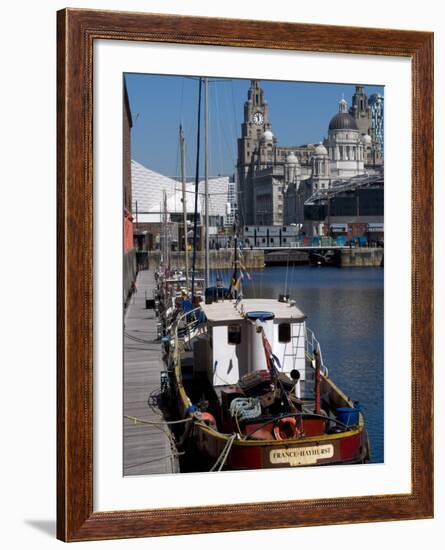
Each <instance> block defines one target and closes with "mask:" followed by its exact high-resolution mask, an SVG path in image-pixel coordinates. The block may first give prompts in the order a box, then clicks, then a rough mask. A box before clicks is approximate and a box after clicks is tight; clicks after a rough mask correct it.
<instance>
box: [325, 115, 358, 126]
mask: <svg viewBox="0 0 445 550" xmlns="http://www.w3.org/2000/svg"><path fill="white" fill-rule="evenodd" d="M329 130H358V127H357V122H356V121H355V118H354V117H352V116H351V115H350V114H349V113H337V114H336V115H335V116H334V117H332V118H331V122H330V123H329Z"/></svg>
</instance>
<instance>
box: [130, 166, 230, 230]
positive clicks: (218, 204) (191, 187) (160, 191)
mask: <svg viewBox="0 0 445 550" xmlns="http://www.w3.org/2000/svg"><path fill="white" fill-rule="evenodd" d="M131 180H132V181H131V183H132V195H133V204H135V203H136V201H137V206H138V221H139V222H141V223H144V222H160V221H161V218H162V212H163V211H164V204H163V201H164V190H165V192H166V194H167V212H168V214H173V213H177V214H179V213H182V183H181V182H180V181H177V180H174V179H172V178H169V177H167V176H163V175H162V174H158V173H157V172H154V171H153V170H150V169H149V168H146V167H145V166H143V165H142V164H140V163H139V162H136V161H135V160H132V161H131ZM208 185H209V216H223V217H225V216H226V204H227V202H228V201H229V178H228V176H222V177H217V178H209V184H208ZM198 193H199V196H198V209H197V210H198V213H201V212H202V211H203V204H204V181H200V182H199V186H198ZM186 200H187V212H188V213H192V212H194V210H195V184H194V183H190V182H189V183H187V184H186ZM133 209H134V207H133Z"/></svg>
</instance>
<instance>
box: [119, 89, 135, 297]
mask: <svg viewBox="0 0 445 550" xmlns="http://www.w3.org/2000/svg"><path fill="white" fill-rule="evenodd" d="M123 96H124V104H123V109H122V114H123V121H122V128H123V133H122V140H123V151H122V153H123V195H124V196H123V199H124V211H123V234H124V257H123V265H124V269H123V301H124V303H125V302H126V300H127V299H128V295H129V292H130V289H131V288H132V284H133V282H134V280H135V278H136V252H135V248H134V235H133V213H132V189H131V167H130V162H131V128H132V126H133V120H132V117H131V110H130V103H129V101H128V93H127V87H126V85H125V81H124V89H123Z"/></svg>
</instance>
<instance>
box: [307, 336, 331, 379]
mask: <svg viewBox="0 0 445 550" xmlns="http://www.w3.org/2000/svg"><path fill="white" fill-rule="evenodd" d="M305 343H306V353H307V354H308V356H309V357H310V358H311V359H312V360H314V359H315V358H314V351H317V352H318V354H319V356H320V367H321V371H322V373H323V374H324V375H325V376H328V374H329V371H328V368H327V367H326V365H325V364H324V362H323V354H322V353H321V346H320V342H319V341H318V340H317V338H316V336H315V333H314V331H313V330H311V329H310V328H308V327H306V336H305Z"/></svg>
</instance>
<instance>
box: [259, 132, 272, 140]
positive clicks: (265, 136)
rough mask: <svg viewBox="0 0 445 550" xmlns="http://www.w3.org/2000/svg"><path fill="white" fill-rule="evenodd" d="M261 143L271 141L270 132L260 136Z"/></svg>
mask: <svg viewBox="0 0 445 550" xmlns="http://www.w3.org/2000/svg"><path fill="white" fill-rule="evenodd" d="M261 140H262V141H273V134H272V132H271V131H270V130H266V131H265V132H264V134H263V135H262V136H261Z"/></svg>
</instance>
